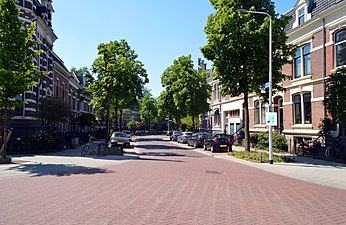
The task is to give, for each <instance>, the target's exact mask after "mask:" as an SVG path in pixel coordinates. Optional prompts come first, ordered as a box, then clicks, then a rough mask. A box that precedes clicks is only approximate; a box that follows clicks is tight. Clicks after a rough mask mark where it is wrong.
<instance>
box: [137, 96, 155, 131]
mask: <svg viewBox="0 0 346 225" xmlns="http://www.w3.org/2000/svg"><path fill="white" fill-rule="evenodd" d="M139 105H140V110H139V114H140V115H141V120H142V121H143V122H144V124H146V126H147V127H148V129H150V128H151V127H150V124H151V123H152V122H155V120H156V119H157V116H158V112H157V102H156V99H155V98H154V97H153V95H152V94H151V93H150V92H147V93H146V95H144V97H143V98H141V99H140V100H139Z"/></svg>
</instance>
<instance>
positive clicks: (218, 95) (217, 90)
mask: <svg viewBox="0 0 346 225" xmlns="http://www.w3.org/2000/svg"><path fill="white" fill-rule="evenodd" d="M219 99H220V93H219V85H218V84H214V101H216V100H219Z"/></svg>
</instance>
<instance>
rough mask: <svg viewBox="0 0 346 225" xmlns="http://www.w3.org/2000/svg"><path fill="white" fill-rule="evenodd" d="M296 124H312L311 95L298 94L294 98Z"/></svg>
mask: <svg viewBox="0 0 346 225" xmlns="http://www.w3.org/2000/svg"><path fill="white" fill-rule="evenodd" d="M302 103H303V104H302ZM293 104H294V123H295V124H311V123H312V114H311V93H305V94H298V95H295V96H293Z"/></svg>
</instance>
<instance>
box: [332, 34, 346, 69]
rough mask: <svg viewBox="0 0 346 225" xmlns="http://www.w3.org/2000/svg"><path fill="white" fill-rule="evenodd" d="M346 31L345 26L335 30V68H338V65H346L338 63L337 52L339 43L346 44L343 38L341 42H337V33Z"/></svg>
mask: <svg viewBox="0 0 346 225" xmlns="http://www.w3.org/2000/svg"><path fill="white" fill-rule="evenodd" d="M342 31H343V32H346V28H343V29H341V30H338V31H337V32H335V35H334V40H335V42H334V58H335V68H338V67H342V66H346V64H344V65H337V52H336V47H337V45H341V44H346V40H343V41H341V42H338V43H337V42H336V35H337V34H338V33H339V32H342Z"/></svg>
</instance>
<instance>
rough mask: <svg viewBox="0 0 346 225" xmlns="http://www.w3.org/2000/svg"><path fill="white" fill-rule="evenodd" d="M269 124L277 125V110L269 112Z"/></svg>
mask: <svg viewBox="0 0 346 225" xmlns="http://www.w3.org/2000/svg"><path fill="white" fill-rule="evenodd" d="M266 117H267V125H271V126H277V124H278V115H277V113H276V112H267V115H266Z"/></svg>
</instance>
